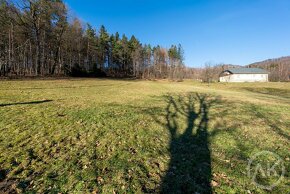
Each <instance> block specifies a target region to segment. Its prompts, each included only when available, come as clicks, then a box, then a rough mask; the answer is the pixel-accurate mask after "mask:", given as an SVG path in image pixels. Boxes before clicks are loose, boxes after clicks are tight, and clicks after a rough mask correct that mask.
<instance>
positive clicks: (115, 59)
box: [0, 0, 192, 79]
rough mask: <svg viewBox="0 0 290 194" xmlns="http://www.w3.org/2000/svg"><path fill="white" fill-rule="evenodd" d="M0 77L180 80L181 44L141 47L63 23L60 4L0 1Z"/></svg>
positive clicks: (101, 31) (100, 31)
mask: <svg viewBox="0 0 290 194" xmlns="http://www.w3.org/2000/svg"><path fill="white" fill-rule="evenodd" d="M0 33H1V38H0V49H1V50H0V76H66V75H70V76H111V77H136V78H153V79H155V78H170V79H183V78H186V77H187V76H190V75H191V74H192V69H190V68H186V67H185V65H184V63H183V61H184V51H183V48H182V46H181V45H180V44H179V45H172V46H171V47H170V48H169V49H167V48H164V47H162V46H160V45H157V46H153V47H152V46H151V45H150V44H142V43H141V42H140V41H139V40H138V39H137V38H136V37H135V36H134V35H133V36H131V37H130V38H128V37H127V36H126V35H125V34H123V35H121V36H120V34H119V33H118V32H116V33H115V34H109V33H108V32H107V30H106V28H105V27H104V26H101V27H100V28H99V29H98V30H96V29H95V28H93V27H92V26H91V25H90V24H86V25H83V23H82V22H81V21H80V20H79V19H78V18H74V19H73V20H71V21H69V19H68V11H67V8H66V6H65V4H64V2H63V1H62V0H21V1H15V2H14V1H7V0H0Z"/></svg>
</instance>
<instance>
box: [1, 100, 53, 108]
mask: <svg viewBox="0 0 290 194" xmlns="http://www.w3.org/2000/svg"><path fill="white" fill-rule="evenodd" d="M51 101H53V100H40V101H32V102H15V103H7V104H0V107H5V106H13V105H27V104H42V103H46V102H51Z"/></svg>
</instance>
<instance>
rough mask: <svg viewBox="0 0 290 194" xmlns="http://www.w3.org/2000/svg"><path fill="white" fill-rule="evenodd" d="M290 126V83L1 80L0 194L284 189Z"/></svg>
mask: <svg viewBox="0 0 290 194" xmlns="http://www.w3.org/2000/svg"><path fill="white" fill-rule="evenodd" d="M289 126H290V83H240V84H221V83H214V84H211V85H210V86H207V84H202V83H196V82H192V81H184V82H178V83H177V82H168V81H132V80H105V79H66V80H30V81H29V80H24V81H0V168H1V169H0V193H1V191H2V192H19V193H21V192H24V193H158V192H162V193H195V192H196V193H211V192H218V193H264V192H266V191H267V190H264V189H262V188H260V187H258V186H257V185H255V184H254V183H253V181H252V180H251V178H250V177H248V175H247V166H248V160H249V158H250V157H251V156H253V154H255V153H258V152H260V151H271V152H273V153H275V154H277V155H279V156H280V157H281V158H282V160H283V161H284V166H285V174H284V179H283V180H282V181H281V182H280V183H279V184H278V185H277V186H276V187H274V188H273V189H272V190H271V192H273V193H289V192H290V189H289V188H290V185H289V137H290V130H289V129H290V127H289ZM280 170H281V169H280ZM258 181H259V182H260V183H261V182H262V183H265V184H267V183H273V182H274V181H275V179H272V178H269V177H258Z"/></svg>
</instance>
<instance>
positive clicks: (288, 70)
mask: <svg viewBox="0 0 290 194" xmlns="http://www.w3.org/2000/svg"><path fill="white" fill-rule="evenodd" d="M247 67H252V68H253V67H258V68H262V69H266V70H267V71H269V73H270V74H269V80H270V81H289V76H290V56H287V57H280V58H276V59H268V60H265V61H261V62H256V63H252V64H250V65H247Z"/></svg>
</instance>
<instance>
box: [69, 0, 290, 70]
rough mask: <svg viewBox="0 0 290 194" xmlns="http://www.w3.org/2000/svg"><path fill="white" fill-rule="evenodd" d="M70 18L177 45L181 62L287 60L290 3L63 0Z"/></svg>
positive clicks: (255, 0) (280, 0) (274, 0)
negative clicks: (183, 57)
mask: <svg viewBox="0 0 290 194" xmlns="http://www.w3.org/2000/svg"><path fill="white" fill-rule="evenodd" d="M64 1H65V2H66V3H67V5H68V7H69V10H70V13H71V15H72V16H76V17H78V18H80V19H81V20H82V21H83V22H89V23H90V24H92V25H93V26H94V27H96V28H99V27H100V25H102V24H103V25H105V27H106V28H107V30H108V31H109V32H110V33H115V32H116V31H118V32H119V33H120V34H123V33H125V34H126V35H127V36H131V35H133V34H134V35H135V36H136V37H137V38H138V39H139V40H140V41H141V42H142V43H150V44H151V45H157V44H160V45H162V46H164V47H170V45H171V44H178V43H181V44H182V46H183V48H184V50H185V63H186V65H188V66H191V67H199V66H203V65H204V63H206V62H212V63H231V64H238V65H246V64H249V63H252V62H256V61H260V60H265V59H268V58H276V57H280V56H288V55H290V25H289V21H290V11H289V10H290V0H64Z"/></svg>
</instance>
